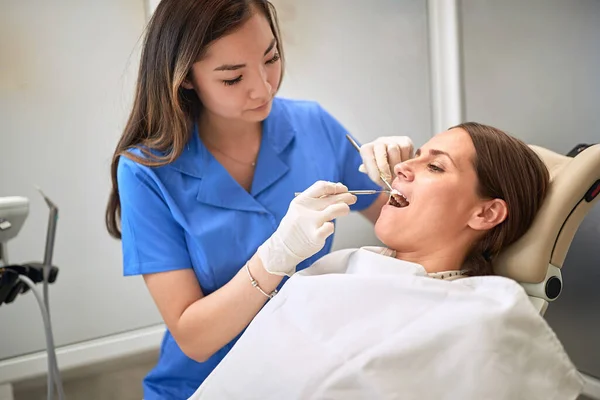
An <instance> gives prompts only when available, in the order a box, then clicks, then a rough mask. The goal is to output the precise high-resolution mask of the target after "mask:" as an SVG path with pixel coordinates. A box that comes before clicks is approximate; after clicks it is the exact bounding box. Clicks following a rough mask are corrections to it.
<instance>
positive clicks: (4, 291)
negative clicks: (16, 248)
mask: <svg viewBox="0 0 600 400" xmlns="http://www.w3.org/2000/svg"><path fill="white" fill-rule="evenodd" d="M38 190H39V189H38ZM40 192H41V190H40ZM42 195H43V194H42ZM43 197H44V199H45V201H46V203H47V204H48V206H49V208H50V220H49V223H48V230H47V235H46V246H45V254H44V263H43V264H40V263H28V264H23V265H10V264H9V262H8V253H7V242H8V241H9V240H11V239H13V238H15V237H16V236H17V235H18V233H19V231H20V229H21V228H22V226H23V224H24V223H25V220H26V218H27V215H28V213H29V200H28V199H27V198H24V197H5V198H0V244H1V247H0V248H1V249H2V250H1V251H0V275H1V279H0V304H2V303H7V304H9V303H12V302H13V301H14V300H15V298H16V297H17V296H18V295H19V294H23V293H25V292H27V291H29V290H31V291H32V292H33V293H34V295H35V297H36V300H38V304H39V306H40V311H41V312H42V318H43V321H44V331H45V337H46V344H47V352H48V376H47V378H48V382H47V387H48V394H47V398H48V399H49V400H52V399H53V396H54V385H56V388H57V391H58V397H59V399H61V400H62V399H64V390H63V386H62V381H61V379H60V371H59V368H58V363H57V360H56V353H55V348H54V339H53V334H52V325H51V323H50V314H49V311H50V307H49V294H48V283H53V282H54V281H55V280H56V277H57V274H58V268H57V267H54V266H52V265H51V260H52V253H53V250H54V238H55V234H56V221H57V218H58V208H57V207H56V205H54V203H52V201H51V200H50V199H49V198H48V197H46V196H44V195H43ZM39 282H43V285H44V296H43V300H42V296H41V295H40V294H39V292H38V291H37V289H36V287H35V284H36V283H39Z"/></svg>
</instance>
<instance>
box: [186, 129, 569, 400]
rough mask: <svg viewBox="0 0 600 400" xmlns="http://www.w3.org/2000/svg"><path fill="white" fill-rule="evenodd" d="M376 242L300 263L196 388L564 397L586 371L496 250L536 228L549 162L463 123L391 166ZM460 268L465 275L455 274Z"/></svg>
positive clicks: (317, 394) (289, 395)
mask: <svg viewBox="0 0 600 400" xmlns="http://www.w3.org/2000/svg"><path fill="white" fill-rule="evenodd" d="M395 174H396V178H395V179H394V181H393V183H392V185H393V187H394V189H395V190H396V191H398V192H399V193H401V195H394V196H392V198H391V199H390V203H389V204H388V205H386V206H384V208H383V210H382V212H381V215H380V217H379V220H378V221H377V223H376V225H375V232H376V234H377V237H378V238H379V239H380V240H381V242H383V243H384V244H385V246H386V247H381V248H372V247H370V248H362V249H347V250H340V251H337V252H333V253H331V254H329V255H327V256H325V257H323V258H322V259H321V260H319V261H318V262H316V263H315V264H314V265H313V266H311V267H310V268H308V269H306V270H303V271H301V272H299V273H297V274H295V275H294V276H293V277H292V278H291V279H290V280H289V281H288V282H287V283H286V285H285V286H284V288H283V289H282V291H281V292H280V293H278V294H277V295H276V296H275V297H274V298H273V299H272V300H271V301H270V302H269V303H268V304H267V305H266V306H265V307H264V308H263V310H262V311H261V312H260V313H259V314H258V316H257V317H256V318H255V320H254V321H253V322H252V323H251V324H250V326H249V327H248V329H247V330H246V332H245V333H244V334H243V336H242V337H241V339H240V340H239V341H238V343H237V344H236V345H235V346H234V347H233V349H232V350H231V352H230V353H229V354H228V356H227V357H226V358H225V359H224V360H223V361H222V362H221V364H220V365H219V366H218V367H217V368H216V369H215V370H214V372H213V373H212V374H211V375H210V376H209V377H208V378H207V379H206V381H205V382H204V383H203V385H202V386H201V387H200V388H199V389H198V390H197V392H196V393H195V394H194V396H192V399H199V398H207V399H213V398H218V399H235V398H244V399H255V398H256V399H258V398H260V399H551V398H552V399H559V398H560V399H569V398H573V399H574V398H576V397H577V394H578V393H579V392H580V390H581V381H580V379H579V377H578V374H577V371H576V369H575V368H574V367H573V365H572V363H571V362H570V360H569V358H568V356H567V355H566V353H565V352H564V349H563V348H562V346H561V344H560V342H559V341H558V340H557V338H556V336H555V335H554V333H553V332H552V330H551V329H550V327H549V326H548V325H547V324H546V322H545V321H544V319H543V318H542V317H540V315H539V314H538V313H537V312H536V310H535V309H534V308H533V307H532V305H531V304H530V303H529V300H528V297H527V295H526V294H525V292H524V290H523V289H522V287H521V286H520V285H519V284H517V283H516V282H514V281H512V280H510V279H507V278H503V277H498V276H489V275H493V269H492V264H493V261H494V258H495V257H496V256H497V255H498V253H500V252H501V251H502V250H503V249H504V248H506V246H509V245H510V244H511V243H513V242H515V241H516V240H518V239H519V238H520V237H521V236H522V235H523V234H524V233H525V232H526V231H527V230H528V228H529V227H530V225H531V223H532V221H533V219H534V217H535V216H536V213H537V212H538V210H539V208H540V206H541V205H542V202H543V201H544V198H545V196H546V193H547V191H548V186H549V174H548V171H547V169H546V167H545V165H544V164H543V162H542V161H541V160H540V158H539V157H538V156H537V155H536V154H535V153H534V152H533V151H532V150H531V149H530V148H529V147H528V146H527V145H525V144H524V143H523V142H521V141H520V140H518V139H515V138H513V137H511V136H509V135H507V134H506V133H504V132H502V131H500V130H498V129H495V128H493V127H490V126H485V125H481V124H477V123H465V124H461V125H459V126H456V127H454V128H451V129H449V130H448V131H446V132H443V133H440V134H438V135H436V136H435V137H433V138H432V139H431V140H430V141H429V142H427V143H426V144H425V145H424V146H423V147H422V148H421V149H419V150H418V151H417V152H416V153H415V157H414V158H412V159H410V160H408V161H405V162H403V163H401V164H398V165H396V166H395ZM458 278H460V279H458Z"/></svg>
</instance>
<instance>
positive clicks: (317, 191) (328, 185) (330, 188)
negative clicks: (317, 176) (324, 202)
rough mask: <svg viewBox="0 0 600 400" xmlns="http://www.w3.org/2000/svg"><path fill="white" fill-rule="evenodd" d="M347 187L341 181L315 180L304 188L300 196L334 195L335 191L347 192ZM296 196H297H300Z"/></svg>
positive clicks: (318, 196)
mask: <svg viewBox="0 0 600 400" xmlns="http://www.w3.org/2000/svg"><path fill="white" fill-rule="evenodd" d="M347 191H348V188H347V187H346V186H345V185H343V184H341V183H339V182H338V183H334V182H327V181H317V182H315V183H313V184H312V185H311V186H310V187H309V188H308V189H306V190H305V191H304V192H302V194H300V196H303V197H311V198H316V199H318V198H320V197H323V196H328V195H335V194H337V193H344V192H347ZM300 196H298V197H300Z"/></svg>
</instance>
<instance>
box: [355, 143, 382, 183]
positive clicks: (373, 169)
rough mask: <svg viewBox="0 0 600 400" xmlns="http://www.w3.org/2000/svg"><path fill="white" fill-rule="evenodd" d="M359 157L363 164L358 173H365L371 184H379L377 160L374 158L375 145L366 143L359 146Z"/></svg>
mask: <svg viewBox="0 0 600 400" xmlns="http://www.w3.org/2000/svg"><path fill="white" fill-rule="evenodd" d="M360 156H361V157H362V160H363V163H362V165H361V167H360V168H359V171H360V172H363V173H366V174H367V175H368V176H369V179H371V180H372V181H373V182H380V181H381V179H380V178H379V168H378V167H377V160H376V157H375V144H374V143H367V144H365V145H363V146H361V148H360ZM361 168H362V169H361Z"/></svg>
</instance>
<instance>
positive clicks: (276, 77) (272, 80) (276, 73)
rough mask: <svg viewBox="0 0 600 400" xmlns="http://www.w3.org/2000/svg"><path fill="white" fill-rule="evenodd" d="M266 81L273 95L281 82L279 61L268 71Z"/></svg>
mask: <svg viewBox="0 0 600 400" xmlns="http://www.w3.org/2000/svg"><path fill="white" fill-rule="evenodd" d="M267 80H268V81H269V85H271V88H272V91H273V93H275V91H276V90H277V87H278V86H279V82H280V80H281V61H279V62H277V64H274V65H272V66H271V67H270V68H269V69H268V72H267Z"/></svg>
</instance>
